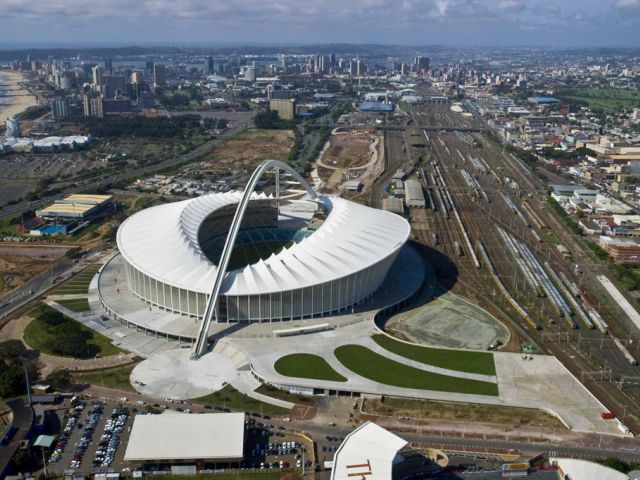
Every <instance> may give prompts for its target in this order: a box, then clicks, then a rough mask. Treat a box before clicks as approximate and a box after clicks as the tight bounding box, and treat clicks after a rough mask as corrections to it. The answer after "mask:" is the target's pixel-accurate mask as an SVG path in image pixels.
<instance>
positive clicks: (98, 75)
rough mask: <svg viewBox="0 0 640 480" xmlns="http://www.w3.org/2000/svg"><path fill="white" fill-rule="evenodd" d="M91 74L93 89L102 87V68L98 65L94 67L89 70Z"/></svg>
mask: <svg viewBox="0 0 640 480" xmlns="http://www.w3.org/2000/svg"><path fill="white" fill-rule="evenodd" d="M91 73H92V74H93V86H94V88H95V87H98V86H100V85H102V67H101V66H100V65H96V66H95V67H93V68H92V69H91Z"/></svg>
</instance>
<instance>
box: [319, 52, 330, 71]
mask: <svg viewBox="0 0 640 480" xmlns="http://www.w3.org/2000/svg"><path fill="white" fill-rule="evenodd" d="M319 58H320V67H319V68H318V71H319V72H320V73H327V72H328V71H329V70H331V62H330V61H329V56H328V55H321V56H320V57H319Z"/></svg>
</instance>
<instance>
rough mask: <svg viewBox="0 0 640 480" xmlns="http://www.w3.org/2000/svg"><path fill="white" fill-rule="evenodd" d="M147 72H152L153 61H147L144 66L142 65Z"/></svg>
mask: <svg viewBox="0 0 640 480" xmlns="http://www.w3.org/2000/svg"><path fill="white" fill-rule="evenodd" d="M144 68H145V69H146V70H147V72H149V73H151V72H153V62H147V63H145V67H144Z"/></svg>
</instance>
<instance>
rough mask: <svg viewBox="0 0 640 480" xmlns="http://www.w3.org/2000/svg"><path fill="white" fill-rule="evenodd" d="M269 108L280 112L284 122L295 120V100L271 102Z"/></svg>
mask: <svg viewBox="0 0 640 480" xmlns="http://www.w3.org/2000/svg"><path fill="white" fill-rule="evenodd" d="M269 108H270V109H271V110H275V111H276V112H278V115H279V116H280V118H282V119H283V120H293V118H294V117H295V115H296V101H295V99H294V98H287V99H276V98H272V99H271V100H269Z"/></svg>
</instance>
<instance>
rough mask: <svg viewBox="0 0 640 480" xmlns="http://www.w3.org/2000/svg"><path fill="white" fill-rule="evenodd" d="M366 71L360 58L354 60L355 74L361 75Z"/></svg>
mask: <svg viewBox="0 0 640 480" xmlns="http://www.w3.org/2000/svg"><path fill="white" fill-rule="evenodd" d="M366 71H367V66H366V65H365V64H364V62H363V61H362V60H360V59H358V60H356V76H357V77H362V76H363V75H364V74H365V72H366Z"/></svg>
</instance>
